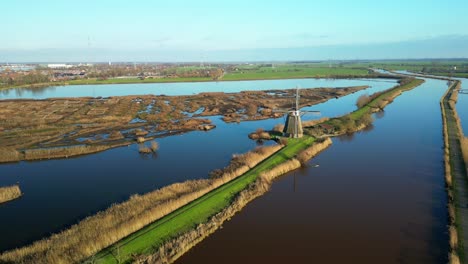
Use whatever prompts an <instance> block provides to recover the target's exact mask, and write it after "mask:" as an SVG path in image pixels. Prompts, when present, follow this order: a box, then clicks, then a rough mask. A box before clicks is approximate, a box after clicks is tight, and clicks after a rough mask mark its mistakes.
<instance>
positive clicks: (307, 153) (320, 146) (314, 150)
mask: <svg viewBox="0 0 468 264" xmlns="http://www.w3.org/2000/svg"><path fill="white" fill-rule="evenodd" d="M332 143H333V142H332V140H331V139H330V138H326V139H324V140H323V141H322V142H316V143H315V144H313V145H312V146H310V147H308V148H306V149H305V150H303V151H301V152H300V153H299V154H298V155H297V157H296V158H297V160H299V161H300V162H301V164H303V165H304V164H307V161H309V160H310V159H311V158H313V157H315V156H316V155H317V154H318V153H319V152H321V151H323V150H324V149H326V148H328V147H329V146H330V145H331V144H332Z"/></svg>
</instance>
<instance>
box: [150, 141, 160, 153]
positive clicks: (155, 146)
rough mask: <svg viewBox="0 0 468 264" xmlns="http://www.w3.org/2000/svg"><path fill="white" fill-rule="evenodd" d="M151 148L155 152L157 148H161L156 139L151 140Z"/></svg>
mask: <svg viewBox="0 0 468 264" xmlns="http://www.w3.org/2000/svg"><path fill="white" fill-rule="evenodd" d="M150 148H151V150H152V151H153V152H156V150H158V149H159V144H158V142H156V141H151V143H150Z"/></svg>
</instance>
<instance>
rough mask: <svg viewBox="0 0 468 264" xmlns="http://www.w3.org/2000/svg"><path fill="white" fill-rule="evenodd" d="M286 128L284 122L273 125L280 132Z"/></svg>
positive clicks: (274, 129)
mask: <svg viewBox="0 0 468 264" xmlns="http://www.w3.org/2000/svg"><path fill="white" fill-rule="evenodd" d="M283 130H284V125H283V124H276V125H275V126H274V127H273V131H275V132H280V133H282V132H283Z"/></svg>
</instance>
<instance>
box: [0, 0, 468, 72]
mask: <svg viewBox="0 0 468 264" xmlns="http://www.w3.org/2000/svg"><path fill="white" fill-rule="evenodd" d="M0 10H1V13H2V16H1V17H2V18H1V21H2V26H1V27H0V36H1V37H0V63H1V62H15V61H18V62H21V61H23V62H24V61H30V62H32V61H44V62H46V61H55V62H58V61H64V62H65V61H200V60H207V61H208V60H210V61H245V60H250V61H255V60H324V59H381V58H382V59H383V58H385V59H392V58H395V59H399V58H447V57H456V58H462V57H468V16H467V15H466V11H468V1H464V0H446V1H440V0H437V1H436V0H425V1H422V0H406V1H403V0H392V1H382V0H381V1H375V0H374V1H368V0H356V1H344V0H327V1H314V0H308V1H299V0H289V1H271V0H270V1H265V0H236V1H220V0H216V1H212V0H196V1H188V0H187V1H181V0H171V1H167V0H164V1H161V0H132V1H130V0H127V1H122V0H100V1H94V0H80V1H62V0H55V1H54V0H41V1H37V0H15V1H1V2H0ZM418 46H420V48H417V47H418ZM412 50H414V52H411V53H408V51H412Z"/></svg>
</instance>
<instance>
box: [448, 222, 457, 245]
mask: <svg viewBox="0 0 468 264" xmlns="http://www.w3.org/2000/svg"><path fill="white" fill-rule="evenodd" d="M449 237H450V241H449V242H450V248H451V249H452V250H457V248H458V234H457V229H456V228H455V226H453V225H451V226H450V227H449Z"/></svg>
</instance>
